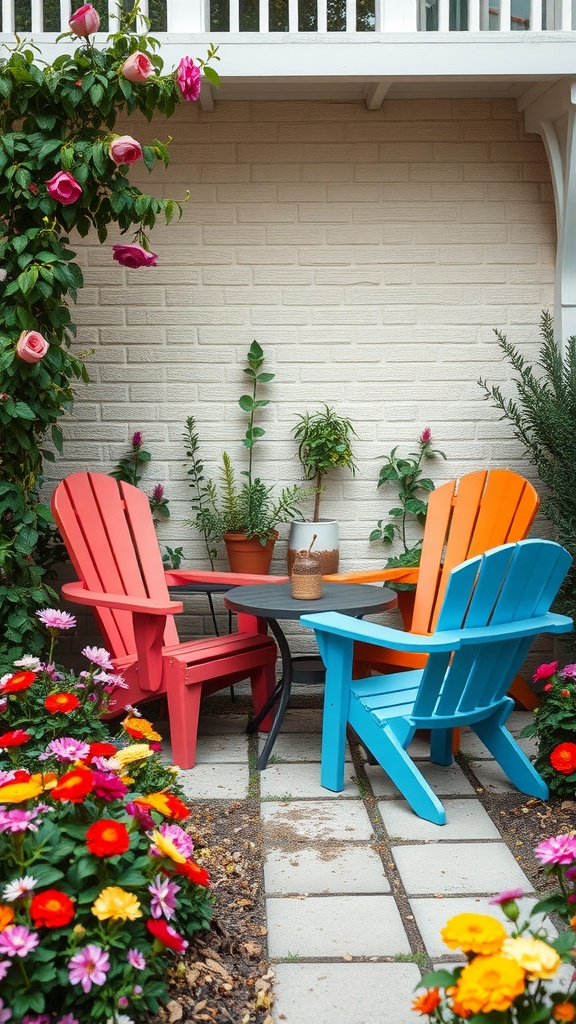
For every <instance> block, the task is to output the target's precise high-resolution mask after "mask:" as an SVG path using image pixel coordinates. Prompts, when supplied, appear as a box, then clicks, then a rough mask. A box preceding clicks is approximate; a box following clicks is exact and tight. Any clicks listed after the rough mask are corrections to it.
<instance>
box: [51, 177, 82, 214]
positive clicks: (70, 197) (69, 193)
mask: <svg viewBox="0 0 576 1024" xmlns="http://www.w3.org/2000/svg"><path fill="white" fill-rule="evenodd" d="M46 188H47V189H48V194H49V195H51V196H52V199H55V200H56V202H57V203H62V206H70V205H71V204H72V203H75V202H76V200H77V199H79V198H80V196H81V195H82V188H81V187H80V185H79V184H78V182H77V181H76V178H74V177H73V175H72V174H68V171H58V172H57V173H56V174H55V175H54V177H53V178H50V181H47V182H46Z"/></svg>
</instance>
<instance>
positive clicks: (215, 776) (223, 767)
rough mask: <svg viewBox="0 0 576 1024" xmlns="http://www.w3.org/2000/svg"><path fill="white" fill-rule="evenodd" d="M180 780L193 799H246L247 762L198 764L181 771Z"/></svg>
mask: <svg viewBox="0 0 576 1024" xmlns="http://www.w3.org/2000/svg"><path fill="white" fill-rule="evenodd" d="M178 782H179V783H180V785H181V786H182V788H183V790H184V793H185V794H186V796H187V797H189V798H190V799H192V800H194V799H195V800H245V799H246V797H247V796H248V765H247V764H196V765H195V766H194V768H188V769H186V770H185V771H181V772H180V773H179V775H178Z"/></svg>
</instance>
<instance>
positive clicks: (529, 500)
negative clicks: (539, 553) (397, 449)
mask: <svg viewBox="0 0 576 1024" xmlns="http://www.w3.org/2000/svg"><path fill="white" fill-rule="evenodd" d="M539 503H540V500H539V498H538V495H537V493H536V491H535V489H534V487H533V486H532V484H530V483H529V482H528V481H527V480H525V479H524V477H522V476H519V474H517V473H513V472H511V471H510V470H508V469H492V470H489V471H487V470H480V471H479V472H477V473H468V474H467V475H466V476H463V477H461V479H460V480H449V481H448V482H447V483H445V484H443V485H442V486H441V487H438V488H437V489H436V490H435V491H432V493H431V495H430V499H429V502H428V514H427V517H426V528H425V531H424V540H423V544H422V557H421V560H420V570H419V577H418V586H417V588H416V594H415V598H414V612H413V616H412V624H411V631H412V632H413V633H432V632H433V631H434V629H435V628H436V625H437V621H438V615H439V613H440V608H441V606H442V601H443V598H444V594H445V592H446V587H447V585H448V579H449V577H450V572H451V570H452V569H453V568H454V566H456V565H460V563H461V562H465V561H467V560H468V559H470V558H473V557H474V556H475V555H479V554H482V553H483V552H484V551H488V550H489V549H490V548H493V547H497V546H498V545H500V544H506V543H510V542H512V541H518V540H522V539H523V538H524V537H526V535H527V533H528V530H529V529H530V526H531V525H532V522H533V521H534V517H535V515H536V513H537V511H538V506H539Z"/></svg>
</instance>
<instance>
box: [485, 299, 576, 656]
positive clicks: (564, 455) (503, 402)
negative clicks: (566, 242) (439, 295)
mask: <svg viewBox="0 0 576 1024" xmlns="http://www.w3.org/2000/svg"><path fill="white" fill-rule="evenodd" d="M540 332H541V336H542V345H541V348H540V353H539V359H538V362H537V364H536V367H537V369H535V368H534V367H533V366H531V365H530V364H529V363H528V362H527V361H526V359H525V358H524V356H523V355H522V353H521V352H520V351H519V349H518V348H517V347H516V346H515V345H512V344H511V343H510V342H509V341H507V339H506V336H505V335H504V334H502V332H501V331H495V332H494V333H495V334H496V337H497V339H498V344H499V346H500V348H501V349H502V352H503V353H504V356H505V357H506V361H507V362H508V364H509V366H510V367H511V369H512V371H513V377H512V382H513V383H514V385H515V387H516V398H507V397H506V396H505V395H504V393H503V392H502V390H501V388H500V387H499V386H498V385H489V384H488V383H487V382H486V381H485V380H483V379H482V378H480V380H479V381H478V383H479V385H480V387H481V388H482V390H483V391H484V397H485V398H486V399H489V400H490V401H492V402H493V404H494V405H495V406H496V408H497V409H499V410H500V412H501V413H502V416H501V419H506V420H508V422H509V423H510V424H511V425H512V427H513V431H514V436H515V437H516V438H517V439H518V440H519V441H520V443H521V445H522V446H523V448H524V449H525V451H526V454H527V456H528V458H529V460H530V462H531V463H532V465H533V466H534V467H535V469H536V472H537V473H538V476H539V477H540V480H541V481H542V483H543V484H544V490H543V492H542V511H543V513H544V515H545V516H546V518H547V519H549V520H550V522H551V523H552V525H553V526H554V527H555V530H556V533H557V535H558V540H559V541H560V543H561V544H562V545H563V546H564V547H565V548H566V549H567V550H568V551H569V552H570V554H571V555H572V556H573V557H575V558H576V337H571V338H568V341H567V342H566V346H565V351H564V355H562V353H561V352H560V350H559V348H558V346H557V344H556V341H555V340H554V321H553V318H552V316H551V315H550V313H548V312H544V313H543V314H542V318H541V322H540ZM539 370H540V371H542V372H539ZM557 605H558V609H559V610H561V611H562V612H563V613H564V614H565V615H570V616H571V617H572V618H573V619H575V620H576V570H575V568H574V565H573V566H572V568H571V569H570V571H569V573H568V575H567V577H566V580H565V582H564V584H563V586H562V589H561V591H560V595H559V598H558V601H557ZM567 642H568V644H569V646H570V649H571V650H572V652H573V653H574V652H576V638H574V634H571V635H570V636H569V637H568V641H567Z"/></svg>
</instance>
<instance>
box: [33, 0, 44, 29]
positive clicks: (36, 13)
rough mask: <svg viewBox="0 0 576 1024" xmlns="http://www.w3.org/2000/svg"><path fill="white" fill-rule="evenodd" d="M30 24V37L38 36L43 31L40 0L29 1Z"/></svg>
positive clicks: (42, 13) (42, 9)
mask: <svg viewBox="0 0 576 1024" xmlns="http://www.w3.org/2000/svg"><path fill="white" fill-rule="evenodd" d="M30 24H31V28H32V35H38V33H39V32H43V31H44V5H43V3H42V0H31V3H30Z"/></svg>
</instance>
